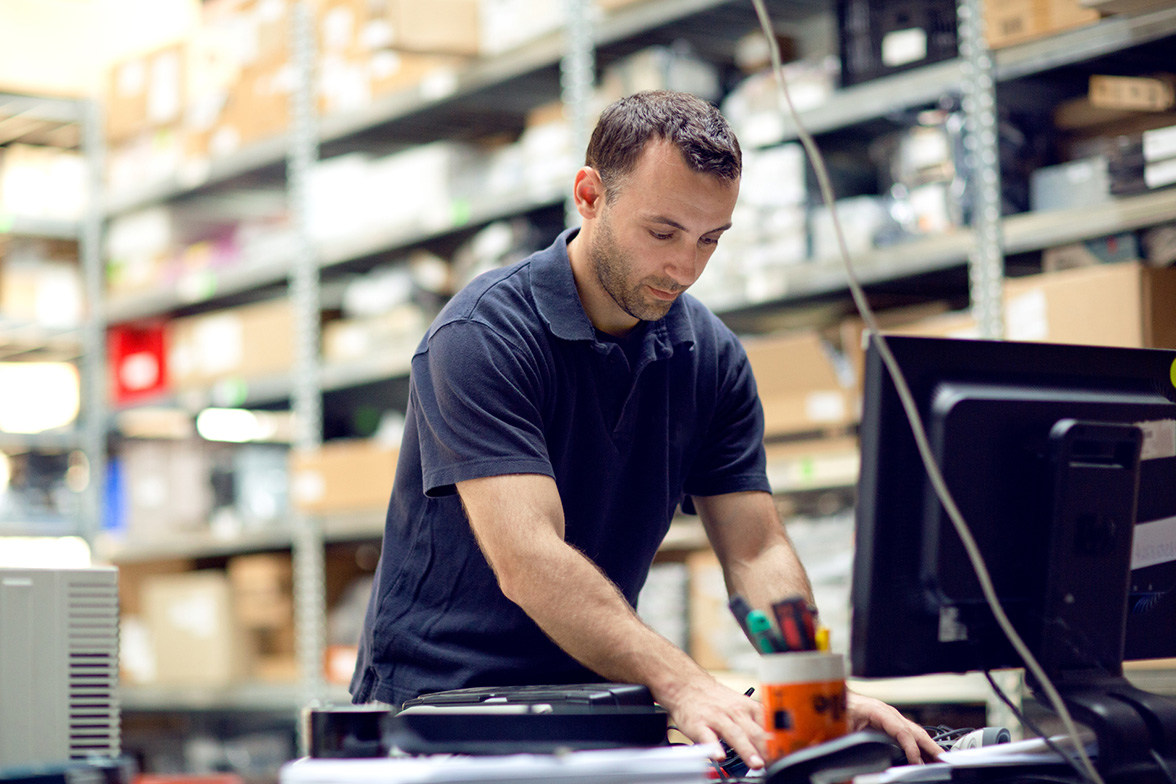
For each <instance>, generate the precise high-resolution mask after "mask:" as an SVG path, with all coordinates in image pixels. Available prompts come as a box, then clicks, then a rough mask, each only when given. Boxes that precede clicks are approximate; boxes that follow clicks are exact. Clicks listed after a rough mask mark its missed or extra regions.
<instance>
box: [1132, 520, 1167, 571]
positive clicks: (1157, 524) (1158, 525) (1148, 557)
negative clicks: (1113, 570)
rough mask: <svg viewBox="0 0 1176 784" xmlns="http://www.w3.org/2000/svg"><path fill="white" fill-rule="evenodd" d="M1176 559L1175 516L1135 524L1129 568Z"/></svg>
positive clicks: (1140, 567)
mask: <svg viewBox="0 0 1176 784" xmlns="http://www.w3.org/2000/svg"><path fill="white" fill-rule="evenodd" d="M1169 561H1176V517H1169V518H1166V519H1164V520H1155V521H1152V522H1150V523H1140V524H1138V525H1136V526H1135V538H1134V541H1133V542H1132V545H1131V568H1132V569H1143V568H1144V567H1147V566H1155V565H1156V564H1162V563H1168V562H1169Z"/></svg>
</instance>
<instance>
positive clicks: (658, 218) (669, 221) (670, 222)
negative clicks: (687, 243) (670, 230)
mask: <svg viewBox="0 0 1176 784" xmlns="http://www.w3.org/2000/svg"><path fill="white" fill-rule="evenodd" d="M648 220H649V221H650V222H652V223H663V224H665V225H666V226H673V227H674V228H675V229H678V230H679V231H689V229H687V228H686V227H685V226H683V225H682V224H681V223H678V221H676V220H674V219H673V218H667V217H666V216H664V215H651V216H650V217H649V218H648ZM729 228H731V222H730V221H728V222H727V223H725V224H723V225H722V226H719V227H717V228H714V229H711V230H710V231H704V232H703V234H714V233H715V232H716V231H726V230H727V229H729Z"/></svg>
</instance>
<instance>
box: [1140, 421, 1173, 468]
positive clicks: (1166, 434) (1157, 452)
mask: <svg viewBox="0 0 1176 784" xmlns="http://www.w3.org/2000/svg"><path fill="white" fill-rule="evenodd" d="M1135 424H1136V426H1137V427H1138V428H1139V429H1140V430H1142V431H1143V448H1142V450H1141V451H1140V454H1139V459H1140V460H1157V459H1159V458H1163V457H1176V419H1162V420H1160V421H1158V422H1136V423H1135Z"/></svg>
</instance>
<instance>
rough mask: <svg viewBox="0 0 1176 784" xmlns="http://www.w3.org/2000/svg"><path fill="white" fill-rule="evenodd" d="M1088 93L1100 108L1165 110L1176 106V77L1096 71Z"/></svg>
mask: <svg viewBox="0 0 1176 784" xmlns="http://www.w3.org/2000/svg"><path fill="white" fill-rule="evenodd" d="M1088 94H1089V95H1090V103H1091V104H1092V105H1094V106H1097V107H1099V108H1101V109H1128V110H1132V111H1142V112H1163V111H1167V110H1169V109H1171V108H1173V107H1174V106H1176V76H1174V75H1173V74H1158V75H1156V76H1109V75H1107V74H1093V75H1091V77H1090V88H1089V90H1088Z"/></svg>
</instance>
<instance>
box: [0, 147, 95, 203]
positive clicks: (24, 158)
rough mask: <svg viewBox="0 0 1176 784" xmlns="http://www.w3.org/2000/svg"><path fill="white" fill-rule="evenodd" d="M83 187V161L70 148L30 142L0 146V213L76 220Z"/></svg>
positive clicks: (82, 196)
mask: <svg viewBox="0 0 1176 784" xmlns="http://www.w3.org/2000/svg"><path fill="white" fill-rule="evenodd" d="M86 190H87V188H86V166H85V162H84V161H83V160H82V156H81V155H80V154H78V153H77V152H75V151H73V150H61V149H57V148H55V147H42V146H39V145H33V144H10V145H8V146H6V147H2V148H0V214H3V213H8V214H11V215H17V216H20V217H25V218H40V219H47V220H79V219H80V218H81V216H82V212H83V210H84V209H85V206H86Z"/></svg>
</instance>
